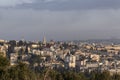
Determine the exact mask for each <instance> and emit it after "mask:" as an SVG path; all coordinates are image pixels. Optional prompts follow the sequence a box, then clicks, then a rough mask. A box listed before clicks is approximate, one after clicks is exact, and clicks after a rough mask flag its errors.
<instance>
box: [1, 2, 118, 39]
mask: <svg viewBox="0 0 120 80" xmlns="http://www.w3.org/2000/svg"><path fill="white" fill-rule="evenodd" d="M119 4H120V1H119V0H115V1H113V0H100V1H99V0H74V1H73V0H60V1H59V0H0V28H1V29H0V34H1V36H0V38H1V39H17V40H19V39H21V38H22V37H23V36H24V38H25V39H26V40H42V39H43V36H44V35H45V36H46V38H47V40H50V39H53V40H84V39H85V40H86V39H109V38H113V37H114V38H120V36H119V34H120V27H119V26H120V24H119V22H120V5H119Z"/></svg>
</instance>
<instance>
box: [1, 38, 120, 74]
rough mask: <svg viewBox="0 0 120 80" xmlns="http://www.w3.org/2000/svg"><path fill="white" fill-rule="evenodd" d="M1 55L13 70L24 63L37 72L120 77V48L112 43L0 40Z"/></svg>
mask: <svg viewBox="0 0 120 80" xmlns="http://www.w3.org/2000/svg"><path fill="white" fill-rule="evenodd" d="M0 55H1V56H3V57H7V58H8V59H9V60H10V65H11V66H14V65H17V64H18V62H19V61H21V62H23V63H25V64H28V65H30V66H32V67H33V68H34V69H37V70H40V69H42V68H47V67H49V68H51V69H61V70H62V69H65V70H74V71H81V72H85V71H88V72H91V71H94V70H96V71H104V70H108V71H110V72H111V73H120V45H119V44H113V43H110V44H105V43H102V42H99V43H98V42H97V43H89V42H74V41H73V42H72V41H68V42H63V41H58V42H55V41H53V40H51V41H49V42H47V41H46V39H45V38H44V39H43V41H42V42H41V41H39V42H31V41H25V40H20V41H15V40H10V41H5V40H0Z"/></svg>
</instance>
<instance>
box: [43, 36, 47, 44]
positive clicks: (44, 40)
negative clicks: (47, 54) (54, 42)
mask: <svg viewBox="0 0 120 80" xmlns="http://www.w3.org/2000/svg"><path fill="white" fill-rule="evenodd" d="M46 43H47V40H46V37H45V36H44V37H43V44H44V45H46Z"/></svg>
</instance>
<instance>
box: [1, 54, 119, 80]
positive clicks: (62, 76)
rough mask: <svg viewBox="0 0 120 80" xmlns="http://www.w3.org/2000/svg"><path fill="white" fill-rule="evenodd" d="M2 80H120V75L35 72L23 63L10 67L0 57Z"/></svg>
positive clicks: (55, 71)
mask: <svg viewBox="0 0 120 80" xmlns="http://www.w3.org/2000/svg"><path fill="white" fill-rule="evenodd" d="M0 80H120V75H118V74H114V75H112V76H111V75H110V73H109V72H108V71H104V72H102V73H98V72H91V73H87V74H86V73H76V72H73V71H63V72H59V71H57V70H52V69H45V70H41V72H34V71H32V70H31V69H30V68H29V67H28V66H27V65H26V64H23V63H19V64H18V65H16V66H13V67H9V60H8V59H6V58H4V57H1V56H0Z"/></svg>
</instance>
